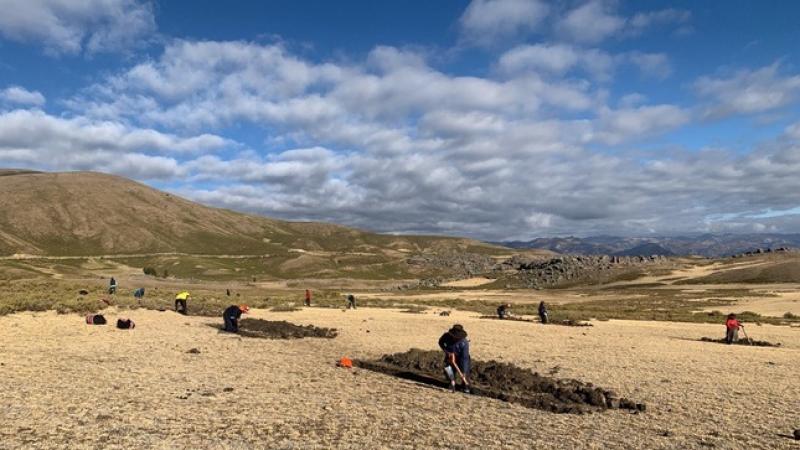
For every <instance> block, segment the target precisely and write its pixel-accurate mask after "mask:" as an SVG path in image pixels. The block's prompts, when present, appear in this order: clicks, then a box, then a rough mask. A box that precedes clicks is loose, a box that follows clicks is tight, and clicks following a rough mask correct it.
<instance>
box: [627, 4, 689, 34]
mask: <svg viewBox="0 0 800 450" xmlns="http://www.w3.org/2000/svg"><path fill="white" fill-rule="evenodd" d="M691 17H692V13H690V12H689V11H685V10H679V9H673V8H669V9H662V10H660V11H649V12H640V13H637V14H635V15H634V16H633V17H631V19H630V26H631V27H632V28H634V29H637V30H641V29H645V28H649V27H651V26H658V25H666V24H685V23H687V22H689V20H690V19H691Z"/></svg>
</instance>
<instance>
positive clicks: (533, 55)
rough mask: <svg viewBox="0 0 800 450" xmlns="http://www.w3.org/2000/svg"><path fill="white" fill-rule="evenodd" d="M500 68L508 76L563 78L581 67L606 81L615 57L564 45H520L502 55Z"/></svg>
mask: <svg viewBox="0 0 800 450" xmlns="http://www.w3.org/2000/svg"><path fill="white" fill-rule="evenodd" d="M498 67H499V69H500V70H501V71H502V72H504V73H507V74H518V73H522V72H545V73H550V74H553V75H563V74H564V73H566V72H569V71H571V70H572V69H574V68H577V67H580V68H582V69H583V70H585V71H587V72H588V73H590V74H592V75H594V76H597V77H600V78H607V77H608V75H609V73H610V72H611V71H612V70H613V68H614V57H613V56H611V55H610V54H608V53H606V52H604V51H602V50H598V49H582V48H577V47H573V46H571V45H567V44H535V45H521V46H518V47H515V48H513V49H511V50H509V51H507V52H506V53H504V54H503V55H502V56H501V57H500V59H499V60H498Z"/></svg>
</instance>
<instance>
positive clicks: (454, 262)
mask: <svg viewBox="0 0 800 450" xmlns="http://www.w3.org/2000/svg"><path fill="white" fill-rule="evenodd" d="M406 262H407V263H408V264H409V265H411V266H417V267H420V268H423V269H436V270H444V271H446V272H448V273H450V274H452V275H453V276H455V277H461V278H469V277H472V276H475V275H478V274H482V273H486V272H489V271H491V270H492V267H493V266H494V260H493V259H492V258H491V257H489V256H486V255H481V254H477V253H466V252H462V253H456V252H449V253H423V254H419V255H414V256H412V257H410V258H408V260H406Z"/></svg>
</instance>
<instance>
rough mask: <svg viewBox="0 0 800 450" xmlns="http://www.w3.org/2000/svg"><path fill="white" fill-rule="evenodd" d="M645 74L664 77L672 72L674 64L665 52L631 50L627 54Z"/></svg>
mask: <svg viewBox="0 0 800 450" xmlns="http://www.w3.org/2000/svg"><path fill="white" fill-rule="evenodd" d="M625 57H626V58H628V60H629V61H630V62H631V63H632V64H634V65H635V66H637V67H638V68H639V70H641V72H642V73H643V74H645V75H649V76H652V77H655V78H660V79H664V78H667V77H668V76H669V75H670V74H671V73H672V65H671V64H670V62H669V58H668V57H667V55H665V54H663V53H643V52H630V53H627V54H626V55H625Z"/></svg>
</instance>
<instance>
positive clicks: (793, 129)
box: [784, 122, 800, 141]
mask: <svg viewBox="0 0 800 450" xmlns="http://www.w3.org/2000/svg"><path fill="white" fill-rule="evenodd" d="M784 131H785V135H786V136H788V137H789V138H791V139H797V140H798V141H800V122H797V123H794V124H792V125H789V126H788V127H786V130H784Z"/></svg>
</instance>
